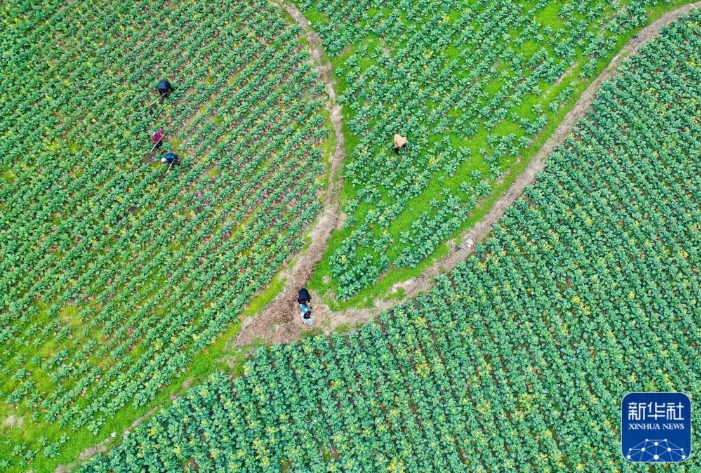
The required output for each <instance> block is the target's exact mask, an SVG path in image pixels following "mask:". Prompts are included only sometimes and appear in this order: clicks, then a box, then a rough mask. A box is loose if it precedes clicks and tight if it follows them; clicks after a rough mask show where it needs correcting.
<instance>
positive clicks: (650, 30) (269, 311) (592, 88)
mask: <svg viewBox="0 0 701 473" xmlns="http://www.w3.org/2000/svg"><path fill="white" fill-rule="evenodd" d="M276 3H277V4H278V5H280V6H281V7H283V8H285V9H286V10H287V12H288V13H289V14H290V15H291V16H292V17H293V18H294V19H295V21H296V22H297V23H298V24H299V25H300V26H301V27H302V28H303V30H304V33H305V35H306V36H307V39H308V40H309V47H310V50H311V51H312V57H313V58H314V61H315V63H316V64H317V68H318V69H319V71H320V73H321V77H322V78H323V80H324V83H325V84H326V89H327V92H328V93H329V98H330V102H329V108H330V109H331V110H332V119H333V118H334V116H335V117H336V119H335V120H334V130H335V131H336V139H337V143H336V153H335V156H334V160H333V162H332V167H331V183H330V186H329V190H328V192H327V195H326V205H325V209H324V212H323V215H322V217H321V220H320V221H319V224H318V225H317V228H316V229H315V230H314V231H313V232H312V245H311V246H310V248H309V249H308V250H307V252H306V253H305V254H304V255H303V256H302V258H301V259H300V261H299V263H297V265H296V266H295V267H294V269H293V270H292V274H291V276H290V277H288V279H287V281H286V284H285V288H284V290H283V291H282V293H281V294H280V295H279V296H278V297H277V298H276V299H275V300H274V301H273V303H272V304H271V305H270V306H268V307H267V308H266V310H265V311H264V312H263V313H262V314H261V315H259V316H257V317H256V318H255V319H253V321H252V322H249V323H246V321H244V325H243V327H242V329H241V332H240V333H239V336H238V338H237V339H236V344H237V345H238V346H246V345H250V344H251V343H253V342H254V341H255V340H256V339H258V340H259V341H263V342H264V343H289V342H291V341H293V340H296V339H297V338H299V336H300V335H301V333H302V331H303V330H305V327H304V326H303V324H302V323H301V319H300V317H299V313H298V312H299V308H298V306H297V303H296V302H295V299H296V294H297V293H296V291H297V290H298V289H299V288H300V287H303V286H305V285H306V284H307V282H308V281H309V278H310V276H311V271H312V269H313V268H314V266H315V265H316V263H317V262H318V261H320V259H321V256H322V254H323V251H324V249H325V246H326V241H327V240H328V237H329V235H330V233H331V230H332V229H333V228H334V227H335V225H336V223H337V222H338V209H339V202H338V192H339V190H340V185H341V183H342V178H341V177H339V178H338V179H337V180H334V178H333V176H335V175H336V172H337V171H338V170H339V169H340V168H341V160H342V159H343V157H344V156H345V147H344V145H343V135H342V133H341V123H340V121H341V113H340V107H339V106H338V105H336V104H335V92H334V83H333V82H332V80H331V70H330V67H331V66H330V64H324V65H321V57H322V53H321V52H322V46H321V39H320V38H319V36H318V35H317V34H316V33H315V32H314V31H312V30H311V29H310V22H309V21H308V20H307V19H306V18H305V17H304V16H303V15H302V13H301V12H300V11H299V10H298V9H297V7H295V6H293V5H290V4H289V3H287V2H284V3H280V2H276ZM696 8H701V1H697V2H693V3H689V4H687V5H684V6H681V7H679V8H677V9H675V10H673V11H671V12H668V13H665V14H664V15H662V16H661V17H660V18H658V19H657V20H655V21H654V22H652V23H651V24H649V25H648V26H646V27H645V28H643V29H642V30H640V32H639V33H638V34H637V35H635V36H634V37H633V38H632V39H631V40H630V41H629V42H628V43H626V45H625V46H623V48H622V49H621V50H620V51H619V52H618V54H616V56H614V58H613V59H612V60H611V62H610V63H609V64H608V66H606V68H605V69H604V70H603V72H602V73H601V74H600V75H599V76H598V77H597V78H596V79H595V80H594V81H593V82H592V83H591V84H590V85H589V87H588V88H587V89H586V90H585V91H584V93H583V94H582V96H581V97H580V98H579V100H578V101H577V103H576V104H575V106H574V107H573V108H572V110H570V112H569V113H568V114H567V115H566V116H565V118H564V119H563V120H562V122H561V123H560V125H559V126H558V127H557V129H556V130H555V132H554V133H553V134H552V136H551V137H550V138H549V139H548V140H547V141H546V142H545V144H544V145H543V147H542V148H540V150H539V151H538V153H537V154H536V155H535V157H533V159H532V160H531V161H530V162H529V163H528V166H527V167H526V169H525V170H524V171H523V172H522V173H521V175H520V176H519V177H518V178H517V179H516V181H514V183H513V184H511V186H510V187H509V189H508V190H507V191H506V193H504V195H502V196H501V197H500V198H499V199H498V200H497V201H496V202H495V203H494V205H493V206H492V208H491V209H490V210H489V212H488V213H487V215H485V217H484V218H483V219H482V220H480V221H479V222H478V223H477V224H476V225H475V226H474V227H472V228H471V229H470V230H468V231H466V232H465V233H463V234H462V235H461V236H460V238H459V239H458V242H459V243H458V244H457V246H455V247H454V249H452V250H451V251H450V253H449V254H448V255H446V256H444V257H443V258H441V259H439V260H438V261H436V262H435V263H434V264H433V265H432V266H431V267H430V268H428V269H427V270H426V271H424V272H423V273H422V274H421V275H420V276H418V277H416V278H414V279H410V280H408V281H405V282H403V283H399V284H395V286H394V287H395V288H399V287H401V288H403V289H404V296H403V297H402V298H401V299H397V298H395V299H392V300H383V299H378V300H376V301H375V303H374V305H373V307H371V308H367V309H348V310H343V311H339V312H334V311H331V310H330V309H329V307H328V306H327V305H326V304H324V303H323V302H322V301H321V300H320V297H316V298H315V299H314V301H313V302H314V303H313V306H314V311H313V312H314V313H313V315H314V325H315V326H316V327H320V328H321V329H322V330H323V331H324V332H326V333H330V332H331V331H333V330H334V329H336V328H337V327H339V326H341V325H344V326H356V325H361V324H363V323H365V322H367V321H369V320H372V319H373V318H374V317H375V316H377V315H378V314H379V313H380V312H381V311H383V310H386V309H389V308H391V307H392V306H394V305H395V304H397V303H401V302H403V301H406V300H408V299H412V298H415V297H416V296H417V295H419V294H421V293H423V292H426V291H428V290H429V289H430V288H431V287H432V286H433V283H434V279H435V277H436V276H438V275H439V274H442V273H446V272H448V271H450V270H452V269H453V268H454V267H455V266H456V265H457V264H458V263H459V262H460V261H463V260H465V259H466V258H467V257H468V256H469V255H470V254H472V253H473V251H474V249H475V245H476V244H477V243H479V242H482V241H484V240H485V239H486V238H487V236H488V235H489V233H490V232H491V228H492V225H494V223H496V222H497V221H498V220H499V219H500V218H501V216H502V215H504V212H505V211H506V209H507V208H508V207H510V206H511V205H512V204H513V203H514V202H516V200H517V199H518V198H519V197H521V195H522V194H523V192H524V190H525V188H526V186H528V185H529V184H532V183H533V182H534V181H535V179H536V175H537V174H538V173H539V172H540V171H542V170H543V169H544V168H545V162H546V160H547V158H548V156H549V155H550V153H551V152H552V151H553V150H554V149H555V148H556V147H558V146H560V145H561V144H563V143H564V141H565V139H566V138H567V137H568V136H569V135H570V134H571V133H572V130H573V129H574V125H575V124H576V123H577V122H578V121H579V120H580V119H581V118H582V117H584V115H585V114H586V113H587V112H588V111H589V109H590V108H591V105H592V103H593V101H594V98H595V96H596V93H597V91H598V90H599V87H600V86H601V83H602V82H604V81H606V80H608V79H610V78H611V77H613V76H614V75H615V74H616V72H617V71H618V68H619V66H620V64H621V62H622V61H623V60H624V59H625V58H626V57H628V56H630V55H633V54H635V53H637V52H638V50H639V49H640V48H641V47H642V46H643V45H644V44H646V43H648V42H649V41H651V40H652V39H654V38H655V37H656V36H657V35H658V34H659V32H660V30H661V29H662V28H663V27H664V26H666V25H668V24H670V23H672V22H674V21H675V20H677V19H678V18H679V17H680V16H682V15H684V14H686V13H688V12H690V11H691V10H693V9H696ZM334 111H335V113H334Z"/></svg>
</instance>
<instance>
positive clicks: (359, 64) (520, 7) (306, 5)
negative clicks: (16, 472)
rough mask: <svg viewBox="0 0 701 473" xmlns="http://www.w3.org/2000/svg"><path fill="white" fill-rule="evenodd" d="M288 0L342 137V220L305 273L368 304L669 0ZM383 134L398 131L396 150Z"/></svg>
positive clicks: (476, 200)
mask: <svg viewBox="0 0 701 473" xmlns="http://www.w3.org/2000/svg"><path fill="white" fill-rule="evenodd" d="M299 3H300V4H301V8H302V10H303V11H304V12H305V13H307V15H308V16H309V18H310V19H312V21H313V24H314V27H315V28H316V29H317V30H318V31H319V33H320V35H321V36H322V38H323V39H324V41H325V45H326V47H327V50H328V52H329V54H330V55H331V56H332V62H333V64H334V65H335V66H336V68H335V72H336V75H337V77H338V80H339V84H340V90H339V93H340V98H339V101H340V102H341V103H343V104H344V111H345V112H346V114H347V115H348V119H347V131H348V135H349V137H350V139H349V145H350V146H349V157H348V159H347V160H346V163H345V167H344V178H345V182H346V187H345V189H344V197H345V199H344V203H343V208H342V210H343V212H344V213H345V214H346V215H347V220H346V223H345V226H344V228H343V230H342V231H341V232H339V233H337V234H336V235H335V236H334V238H333V239H332V240H331V241H330V244H329V247H328V250H327V257H326V258H325V260H324V262H323V264H322V265H321V266H320V267H319V268H318V270H317V274H316V275H315V277H314V279H313V283H314V286H315V289H317V290H318V291H319V292H322V293H325V292H328V291H329V290H330V291H331V292H330V293H329V294H332V295H334V296H336V297H337V298H338V299H339V300H345V299H348V298H351V297H352V296H356V295H358V293H361V291H362V290H363V289H367V290H366V291H363V292H362V293H361V295H360V296H359V297H356V298H355V300H362V299H363V298H364V299H365V301H366V303H368V304H371V303H372V297H373V296H377V295H379V294H381V293H382V292H383V291H386V290H387V289H388V288H389V287H390V286H391V285H392V284H393V283H395V282H397V281H402V280H406V279H408V278H409V277H411V276H413V275H415V274H418V272H419V271H418V270H415V268H416V267H417V266H419V265H420V263H421V262H423V261H424V260H425V259H426V258H427V257H429V256H431V255H436V254H438V255H440V254H441V252H442V251H445V250H440V249H439V248H440V247H441V244H442V243H443V242H445V241H446V240H447V239H448V238H451V237H453V236H455V235H456V232H458V231H459V230H460V229H462V228H464V227H465V226H466V225H467V224H469V223H470V222H474V220H475V219H476V218H478V217H479V215H482V214H483V213H484V212H485V211H486V210H488V208H489V207H490V205H491V203H492V202H493V200H494V196H496V195H498V194H500V193H503V191H504V190H505V189H506V187H508V185H509V184H510V183H511V182H512V181H513V180H514V179H515V178H516V177H518V173H519V171H520V170H522V169H523V168H524V166H525V165H526V164H527V161H528V159H529V158H530V157H531V156H532V155H533V154H534V153H535V151H537V149H538V148H539V147H540V145H542V140H541V139H540V138H541V136H547V135H548V133H543V132H544V130H550V131H552V129H554V128H553V126H556V125H557V118H558V117H561V116H562V115H563V112H564V111H566V110H567V109H568V107H567V106H566V105H568V104H571V102H572V100H573V99H576V98H577V97H578V95H579V94H580V93H581V92H582V90H584V88H585V87H586V85H587V84H588V83H589V82H591V78H592V77H593V76H594V75H596V73H597V72H598V71H599V70H600V69H601V67H602V66H603V65H604V64H605V63H608V60H609V59H610V57H611V56H612V55H613V54H614V53H615V52H616V51H617V50H618V49H619V48H620V45H621V42H622V41H623V40H624V39H625V38H627V37H629V36H630V32H631V30H633V29H634V28H636V27H639V26H640V25H642V24H644V23H645V22H646V18H647V14H648V10H649V9H650V7H653V6H662V5H667V6H669V4H670V3H671V2H664V1H656V0H628V1H620V2H608V1H604V0H587V1H579V0H574V1H564V2H552V1H546V0H540V1H512V0H497V1H494V0H473V1H445V0H432V1H421V2H400V4H399V7H398V8H389V7H387V6H386V3H385V2H380V1H376V0H353V1H346V0H320V1H317V0H303V1H301V2H299ZM394 133H399V134H401V135H406V136H407V137H408V139H409V144H408V148H407V151H406V152H402V153H400V155H395V154H394V152H393V150H392V146H393V145H392V136H393V134H394ZM379 279H382V282H381V284H376V283H377V282H378V280H379ZM368 288H369V289H368Z"/></svg>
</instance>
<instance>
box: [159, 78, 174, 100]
mask: <svg viewBox="0 0 701 473" xmlns="http://www.w3.org/2000/svg"><path fill="white" fill-rule="evenodd" d="M156 90H157V91H158V95H159V96H160V98H161V99H164V98H168V96H169V95H170V93H171V92H173V91H175V89H174V88H173V86H172V85H170V82H168V81H167V80H166V79H163V80H162V81H160V82H159V83H158V85H157V86H156Z"/></svg>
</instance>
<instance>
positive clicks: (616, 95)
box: [80, 13, 701, 473]
mask: <svg viewBox="0 0 701 473" xmlns="http://www.w3.org/2000/svg"><path fill="white" fill-rule="evenodd" d="M700 78H701V14H699V13H696V14H694V15H693V16H691V17H688V18H686V19H684V20H682V21H680V22H678V23H676V24H673V25H672V26H671V27H668V28H667V29H666V30H664V32H663V35H662V37H660V38H658V39H656V40H655V41H654V42H653V43H651V44H649V45H647V46H646V47H644V49H643V50H641V52H640V54H639V55H638V56H636V57H634V58H633V59H632V60H630V61H629V62H627V63H626V64H625V65H624V66H623V68H622V71H621V73H620V75H619V76H618V77H616V78H615V79H614V80H612V81H610V82H608V83H606V84H604V86H603V87H602V89H601V90H600V92H599V94H598V97H597V99H596V101H595V103H594V111H593V112H592V113H590V114H589V115H588V116H587V117H586V118H585V119H583V120H582V121H580V122H579V124H578V125H577V128H576V131H575V133H574V135H573V136H571V137H570V138H569V139H568V140H567V142H566V143H565V145H564V146H562V147H560V148H558V149H557V150H556V151H555V152H554V153H553V154H552V156H551V158H550V161H549V163H548V167H547V169H546V171H545V172H544V173H542V174H541V175H540V176H539V178H538V180H537V183H536V184H535V185H533V186H531V187H529V188H528V189H527V192H526V195H525V196H524V197H523V198H522V199H520V200H519V201H518V202H517V204H516V205H515V206H514V207H512V208H511V209H510V210H509V211H508V212H507V214H506V215H505V216H504V217H503V218H502V219H501V221H500V222H499V224H498V225H497V226H496V227H495V228H494V234H493V236H492V237H491V238H490V239H489V240H488V241H487V242H486V243H485V244H484V245H482V246H480V247H479V248H478V250H477V254H476V256H475V257H474V258H470V259H468V260H467V261H465V262H464V263H463V264H462V265H461V266H459V267H458V268H457V269H455V270H454V271H453V272H452V273H451V274H450V275H447V276H442V277H441V278H440V279H439V280H438V282H437V285H436V287H435V288H434V289H433V290H432V291H431V292H430V293H429V294H428V295H425V296H422V297H420V298H419V299H418V300H416V301H415V302H410V303H406V304H402V305H399V306H397V307H395V308H394V309H392V310H391V311H389V312H386V313H383V314H382V315H381V317H380V318H379V320H378V321H377V322H376V323H371V324H369V325H366V326H365V327H363V328H362V329H360V330H358V331H355V332H351V333H350V334H349V335H347V336H341V335H338V334H335V335H334V336H332V337H330V338H328V337H324V336H320V337H314V338H307V339H305V340H303V341H302V342H300V343H294V344H292V345H290V346H280V345H276V346H272V347H270V348H261V349H259V350H258V351H256V352H255V355H254V358H253V360H252V361H251V362H249V363H247V365H246V367H245V374H244V375H243V376H242V377H240V378H237V379H235V380H234V381H233V383H232V382H231V380H230V379H229V378H228V377H227V376H225V375H224V374H217V375H215V376H214V377H213V378H212V379H211V380H210V381H209V382H208V383H206V384H204V385H202V386H200V387H197V388H194V389H192V390H191V391H190V392H189V393H188V394H187V395H186V396H185V397H183V398H180V399H178V400H177V401H175V402H174V404H173V405H172V406H171V407H169V408H167V409H165V410H164V411H163V412H162V413H161V414H158V415H157V416H156V417H155V418H154V419H153V420H152V421H150V422H148V423H147V424H146V425H143V426H142V427H140V428H139V429H138V430H137V431H135V432H133V433H132V434H130V435H129V436H128V438H126V439H125V441H124V443H123V444H122V445H121V446H119V447H117V448H115V449H113V450H112V451H111V452H110V453H109V455H107V456H100V457H97V458H96V459H95V460H93V461H92V462H90V463H89V464H87V465H85V466H84V467H83V468H82V469H81V470H80V471H81V472H83V473H93V472H94V473H98V472H114V473H121V472H141V471H148V472H151V473H156V472H174V471H184V472H202V471H211V472H215V471H217V472H219V471H221V472H223V471H241V472H243V471H246V472H254V471H256V472H257V471H271V472H272V471H296V472H320V473H321V472H329V471H347V472H359V471H367V472H379V471H387V472H431V471H435V472H448V471H472V472H487V471H488V472H496V471H522V472H536V471H538V472H555V471H558V472H560V471H561V472H576V471H586V472H601V471H606V472H624V471H625V472H632V471H663V470H661V469H654V470H652V469H646V470H642V469H640V468H636V467H634V466H631V465H632V464H628V463H627V462H626V461H625V460H624V459H623V457H622V456H621V455H620V453H619V448H620V447H619V443H618V442H619V435H620V432H619V427H618V422H619V413H620V405H621V398H622V395H623V394H625V393H626V392H629V391H642V390H651V391H683V392H686V393H688V394H689V395H691V396H692V398H694V399H697V398H698V397H699V396H701V378H700V376H701V365H700V364H699V358H698V354H699V347H700V346H701V335H700V333H699V330H698V326H699V321H698V317H699V314H700V313H701V301H699V295H700V294H699V287H701V274H699V267H700V266H701V253H700V252H699V249H700V248H701V231H699V225H700V224H701V113H700V112H701V87H699V79H700ZM695 412H697V411H695ZM695 420H696V421H697V422H698V420H699V419H698V415H697V414H695ZM696 445H697V448H698V442H697V444H696ZM700 469H701V461H699V456H698V455H695V456H692V458H691V459H690V460H688V461H687V462H686V463H684V464H683V465H681V466H678V467H675V469H674V470H673V471H679V472H696V471H699V470H700Z"/></svg>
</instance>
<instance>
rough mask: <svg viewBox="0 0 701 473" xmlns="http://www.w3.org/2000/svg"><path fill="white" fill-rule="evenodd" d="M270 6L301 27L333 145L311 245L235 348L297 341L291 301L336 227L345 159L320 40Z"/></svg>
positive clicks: (295, 14) (292, 11)
mask: <svg viewBox="0 0 701 473" xmlns="http://www.w3.org/2000/svg"><path fill="white" fill-rule="evenodd" d="M272 3H274V4H275V5H277V6H278V7H280V8H283V9H285V10H286V11H287V13H288V14H289V15H290V16H291V17H292V18H293V19H294V21H295V22H296V23H297V24H298V25H299V26H301V27H302V31H303V34H304V36H305V38H306V39H307V42H308V43H309V45H308V47H309V52H310V54H311V59H312V62H313V64H314V67H315V69H316V70H317V72H318V74H319V78H320V80H321V81H322V83H323V84H324V88H325V89H326V94H327V96H328V100H327V102H326V109H327V110H328V112H329V115H330V117H331V124H332V126H333V131H334V135H335V139H336V145H335V149H334V153H333V156H331V160H330V165H331V169H330V172H329V185H328V188H327V190H326V194H325V197H324V210H323V212H322V214H321V217H320V218H319V220H318V221H317V223H316V225H315V226H314V228H313V230H312V231H311V233H310V237H311V244H310V245H309V247H308V248H307V249H306V250H305V251H303V252H302V253H301V255H300V256H299V257H298V258H297V260H296V263H295V264H294V265H293V266H292V268H291V269H289V270H288V271H287V273H288V274H287V279H286V281H285V285H284V287H283V289H282V291H281V292H280V294H278V295H277V297H276V298H275V300H273V302H271V303H270V304H269V305H268V307H266V308H265V310H264V311H263V312H262V313H261V314H259V315H256V316H255V317H252V318H248V319H245V320H244V321H243V323H242V327H241V331H240V332H239V334H238V336H237V337H236V340H235V343H236V345H238V346H248V345H251V344H252V343H253V342H254V341H256V339H260V340H264V341H265V342H272V341H275V342H290V341H292V340H295V339H297V338H298V337H299V335H300V334H301V332H302V327H303V325H302V323H301V322H300V321H298V320H297V318H296V316H297V312H298V311H299V309H298V307H297V303H296V302H295V301H296V299H297V291H298V290H299V289H300V288H301V287H304V286H305V285H306V284H307V282H308V281H309V278H310V277H311V275H312V271H313V270H314V267H315V266H316V265H317V263H319V261H321V257H322V256H323V254H324V250H325V249H326V244H327V242H328V239H329V237H330V236H331V232H332V231H333V229H334V228H336V226H337V224H338V215H339V198H338V196H339V193H340V191H341V187H342V185H343V177H342V176H341V174H342V173H341V169H342V166H343V160H344V159H345V156H346V146H345V142H344V139H343V130H342V128H343V126H342V123H343V119H342V116H341V106H340V105H338V104H337V103H336V83H335V81H334V78H333V68H332V66H331V63H329V62H328V60H325V56H324V50H323V46H322V44H321V38H320V37H319V35H317V34H316V32H314V31H313V30H312V29H311V27H310V25H311V23H310V22H309V21H308V20H307V19H306V18H305V17H304V15H302V12H300V11H299V9H298V8H297V7H295V6H294V5H292V4H290V3H289V2H282V1H273V2H272Z"/></svg>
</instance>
